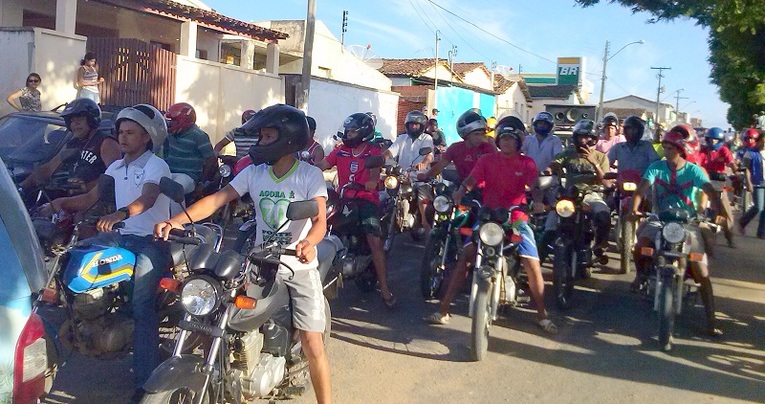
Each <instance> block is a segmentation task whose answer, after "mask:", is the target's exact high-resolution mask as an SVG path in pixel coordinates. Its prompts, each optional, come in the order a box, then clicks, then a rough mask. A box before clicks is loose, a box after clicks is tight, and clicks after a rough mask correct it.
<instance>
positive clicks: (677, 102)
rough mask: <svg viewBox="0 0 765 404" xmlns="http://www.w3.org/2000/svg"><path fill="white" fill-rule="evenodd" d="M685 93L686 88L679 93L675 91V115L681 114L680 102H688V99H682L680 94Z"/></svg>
mask: <svg viewBox="0 0 765 404" xmlns="http://www.w3.org/2000/svg"><path fill="white" fill-rule="evenodd" d="M681 91H685V89H684V88H681V89H679V90H677V91H675V113H676V114H678V115H679V114H680V100H687V99H688V97H681V96H680V92H681Z"/></svg>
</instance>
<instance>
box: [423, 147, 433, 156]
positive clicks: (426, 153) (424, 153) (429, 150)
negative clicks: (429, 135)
mask: <svg viewBox="0 0 765 404" xmlns="http://www.w3.org/2000/svg"><path fill="white" fill-rule="evenodd" d="M432 152H433V148H432V147H423V148H421V149H420V156H427V155H428V154H430V153H432Z"/></svg>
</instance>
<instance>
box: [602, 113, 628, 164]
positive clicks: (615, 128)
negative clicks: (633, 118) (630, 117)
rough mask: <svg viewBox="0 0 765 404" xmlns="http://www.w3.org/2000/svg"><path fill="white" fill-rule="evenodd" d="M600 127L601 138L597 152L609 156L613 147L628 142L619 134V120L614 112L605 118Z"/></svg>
mask: <svg viewBox="0 0 765 404" xmlns="http://www.w3.org/2000/svg"><path fill="white" fill-rule="evenodd" d="M625 124H626V122H625ZM600 126H601V127H600V131H601V137H600V139H598V143H596V144H595V150H597V151H599V152H601V153H604V154H608V152H609V151H610V150H611V148H612V147H614V146H616V145H617V144H619V143H622V142H624V141H625V140H626V139H625V135H621V134H619V118H618V117H617V116H616V114H614V113H613V112H609V113H607V114H606V116H604V117H603V119H602V120H601V121H600Z"/></svg>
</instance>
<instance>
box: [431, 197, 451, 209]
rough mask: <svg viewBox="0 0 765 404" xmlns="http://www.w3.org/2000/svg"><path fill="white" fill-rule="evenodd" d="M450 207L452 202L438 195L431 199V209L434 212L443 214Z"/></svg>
mask: <svg viewBox="0 0 765 404" xmlns="http://www.w3.org/2000/svg"><path fill="white" fill-rule="evenodd" d="M451 207H452V202H451V201H450V200H449V198H447V197H446V196H444V195H438V196H437V197H435V199H433V209H435V210H436V212H439V213H444V212H446V211H448V210H449V208H451Z"/></svg>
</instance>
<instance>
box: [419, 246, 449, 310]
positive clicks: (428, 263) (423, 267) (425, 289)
mask: <svg viewBox="0 0 765 404" xmlns="http://www.w3.org/2000/svg"><path fill="white" fill-rule="evenodd" d="M444 254H446V251H444V240H443V239H441V238H439V237H435V236H431V237H430V240H428V243H427V244H426V245H425V256H424V257H423V259H422V264H420V291H421V292H422V297H424V298H425V300H431V299H433V298H435V297H436V295H438V291H439V290H440V289H441V284H442V282H443V280H444V271H443V269H442V268H441V257H442V256H443V255H444Z"/></svg>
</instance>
